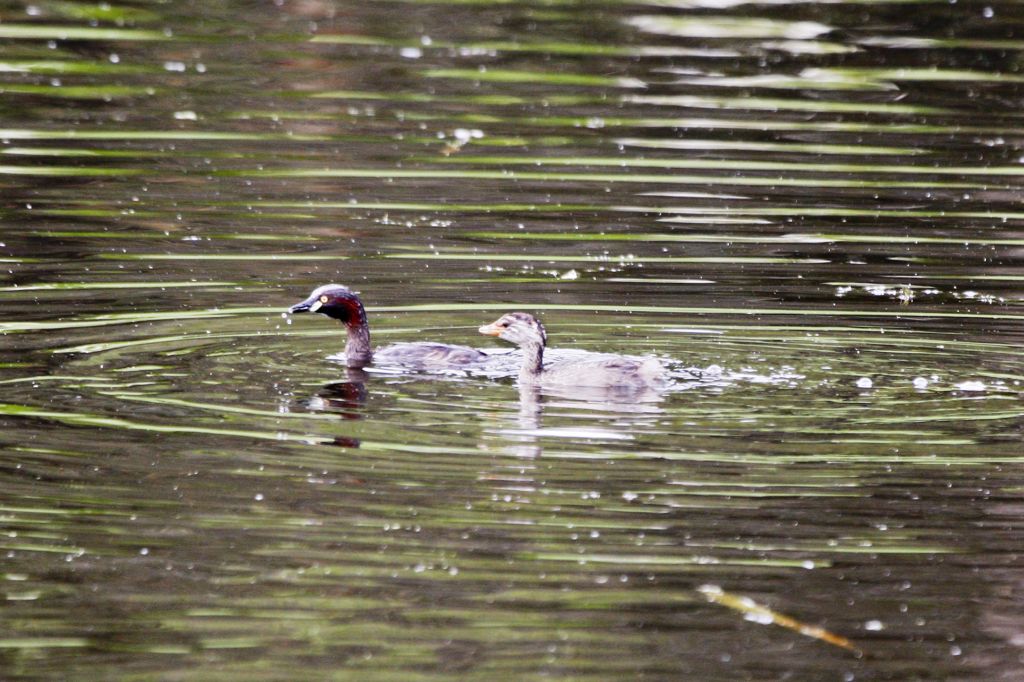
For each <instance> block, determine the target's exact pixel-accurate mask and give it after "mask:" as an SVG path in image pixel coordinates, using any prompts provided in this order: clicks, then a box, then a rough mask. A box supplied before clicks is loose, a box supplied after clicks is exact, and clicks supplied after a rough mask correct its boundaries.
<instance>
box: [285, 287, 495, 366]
mask: <svg viewBox="0 0 1024 682" xmlns="http://www.w3.org/2000/svg"><path fill="white" fill-rule="evenodd" d="M288 312H290V313H293V314H294V313H307V312H308V313H320V314H322V315H326V316H327V317H332V318H334V319H336V320H338V321H340V322H341V323H342V324H344V325H345V328H346V331H347V334H348V340H347V341H346V343H345V353H344V355H343V358H344V360H345V364H346V365H347V366H348V367H350V368H353V369H361V368H363V367H366V366H367V365H369V364H371V363H373V364H374V365H383V366H387V365H391V366H401V367H404V368H408V369H417V370H428V371H430V370H435V371H438V370H447V369H466V368H469V367H472V366H473V365H476V364H480V363H483V362H485V361H486V360H487V358H488V357H489V355H488V354H487V353H485V352H484V351H481V350H477V349H476V348H470V347H468V346H456V345H449V344H444V343H432V342H422V341H421V342H413V343H395V344H391V345H389V346H384V347H382V348H377V349H376V350H375V349H373V348H372V347H371V345H370V326H369V324H368V322H367V320H366V309H365V308H364V307H363V302H362V301H361V300H360V299H359V296H358V295H357V294H356V293H355V292H354V291H352V290H351V289H349V288H348V287H345V286H342V285H340V284H325V285H324V286H322V287H318V288H317V289H315V290H314V291H313V293H312V294H310V295H309V297H308V298H307V299H306V300H305V301H302V302H301V303H296V304H295V305H293V306H292V307H291V308H289V309H288Z"/></svg>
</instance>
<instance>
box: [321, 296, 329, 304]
mask: <svg viewBox="0 0 1024 682" xmlns="http://www.w3.org/2000/svg"><path fill="white" fill-rule="evenodd" d="M328 300H329V299H328V298H327V296H321V297H320V302H321V303H327V301H328Z"/></svg>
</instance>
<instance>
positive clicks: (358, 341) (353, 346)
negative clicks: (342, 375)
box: [345, 322, 373, 369]
mask: <svg viewBox="0 0 1024 682" xmlns="http://www.w3.org/2000/svg"><path fill="white" fill-rule="evenodd" d="M346 326H347V328H348V342H347V343H346V344H345V359H346V360H347V362H348V366H349V367H352V368H355V369H360V368H362V367H366V366H367V365H368V364H370V363H371V362H373V350H372V349H371V348H370V327H369V326H368V325H367V324H366V323H365V322H362V323H361V324H360V323H355V324H348V325H346Z"/></svg>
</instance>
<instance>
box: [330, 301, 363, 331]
mask: <svg viewBox="0 0 1024 682" xmlns="http://www.w3.org/2000/svg"><path fill="white" fill-rule="evenodd" d="M337 305H338V307H340V308H344V310H345V312H344V315H343V316H342V317H340V318H339V319H340V320H341V321H342V322H344V323H345V324H346V325H348V326H349V327H365V326H366V310H365V309H364V308H363V304H362V303H360V302H359V300H358V299H354V298H341V299H337Z"/></svg>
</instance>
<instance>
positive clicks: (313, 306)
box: [288, 296, 321, 315]
mask: <svg viewBox="0 0 1024 682" xmlns="http://www.w3.org/2000/svg"><path fill="white" fill-rule="evenodd" d="M320 305H321V304H320V299H318V298H316V297H314V296H310V297H309V298H307V299H306V300H305V301H303V302H302V303H296V304H295V305H293V306H292V307H291V308H289V309H288V312H289V313H291V314H292V315H294V314H295V313H315V312H316V311H317V310H319V309H320Z"/></svg>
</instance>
